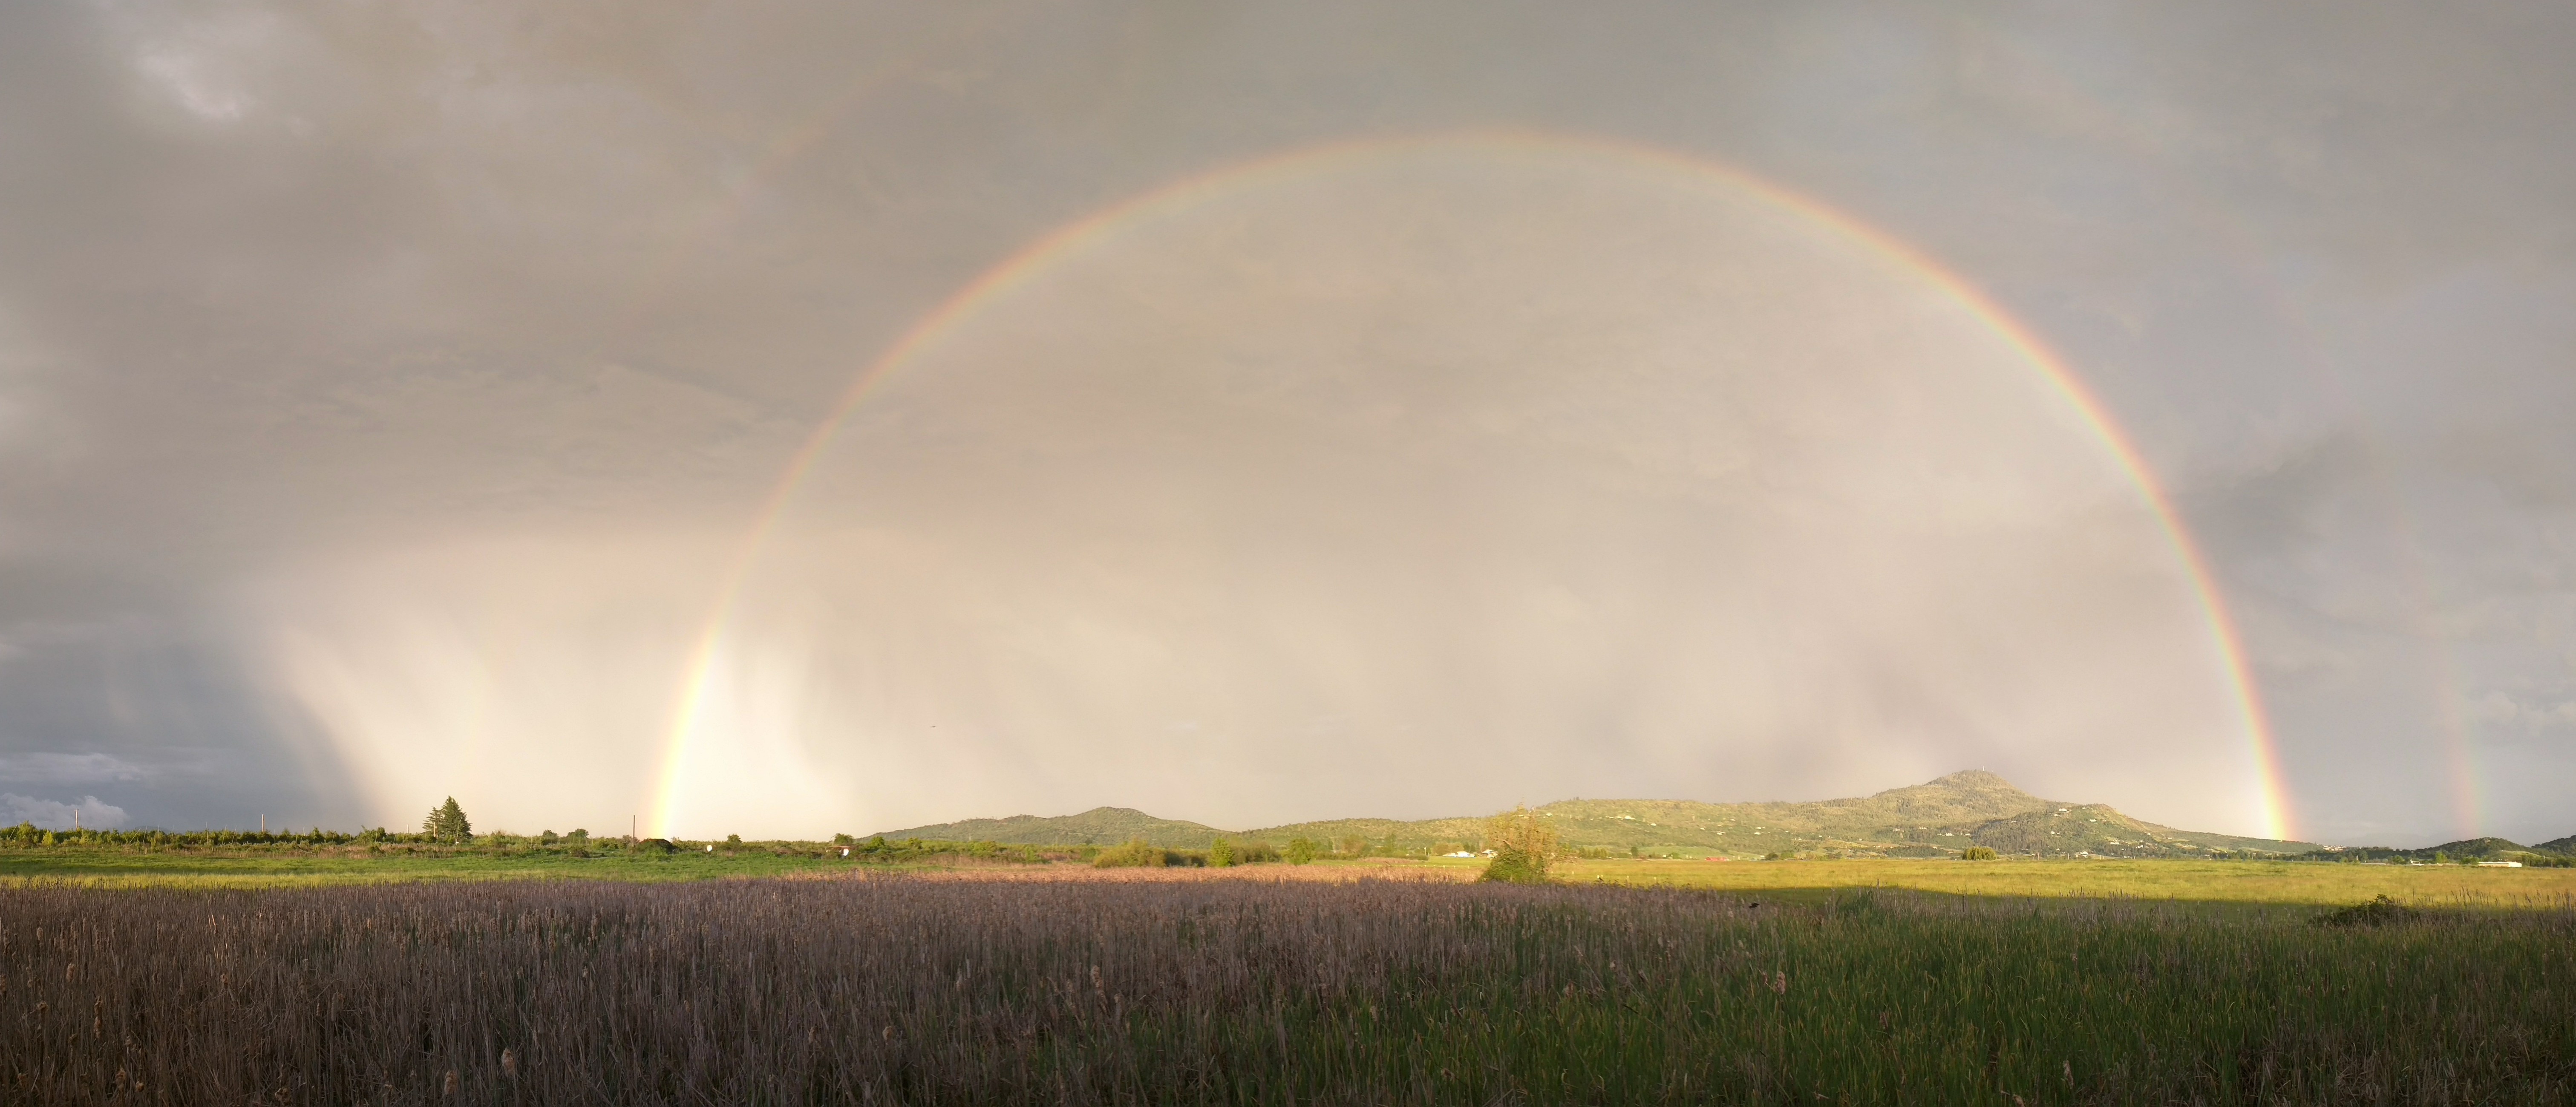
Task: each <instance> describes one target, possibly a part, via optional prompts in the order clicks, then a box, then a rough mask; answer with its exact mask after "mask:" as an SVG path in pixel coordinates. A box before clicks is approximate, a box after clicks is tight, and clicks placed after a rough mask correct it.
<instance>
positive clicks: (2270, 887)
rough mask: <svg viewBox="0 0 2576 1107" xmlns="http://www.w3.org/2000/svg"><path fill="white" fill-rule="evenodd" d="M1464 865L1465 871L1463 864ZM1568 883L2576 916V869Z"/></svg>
mask: <svg viewBox="0 0 2576 1107" xmlns="http://www.w3.org/2000/svg"><path fill="white" fill-rule="evenodd" d="M1453 863H1456V864H1465V862H1453ZM1556 876H1557V879H1559V880H1561V881H1564V882H1567V883H1575V884H1588V883H1593V882H1596V881H1597V882H1601V883H1608V884H1627V885H1639V886H1648V885H1651V886H1659V887H1660V886H1671V887H1683V888H1714V889H1721V890H1730V891H1743V892H1782V891H1789V890H1794V889H1811V890H1812V889H1830V888H1905V889H1911V890H1914V891H1922V892H1939V893H1944V894H1948V895H1958V896H1985V897H2044V898H2052V899H2070V898H2071V899H2117V900H2174V901H2191V902H2234V903H2281V904H2349V903H2359V902H2362V901H2364V900H2368V899H2370V898H2372V897H2374V896H2383V895H2384V896H2387V897H2389V898H2391V899H2395V900H2399V901H2402V902H2405V903H2411V904H2417V905H2421V906H2428V907H2446V906H2456V907H2501V908H2560V909H2564V908H2569V907H2576V869H2481V868H2474V867H2470V866H2465V865H2420V866H2407V865H2347V864H2328V863H2318V862H2305V861H2089V860H2088V861H2072V860H2051V861H2019V860H2015V861H1950V860H1920V861H1918V860H1878V859H1872V860H1852V861H1728V862H1717V861H1626V860H1616V861H1567V862H1562V863H1560V864H1559V865H1558V866H1557V871H1556Z"/></svg>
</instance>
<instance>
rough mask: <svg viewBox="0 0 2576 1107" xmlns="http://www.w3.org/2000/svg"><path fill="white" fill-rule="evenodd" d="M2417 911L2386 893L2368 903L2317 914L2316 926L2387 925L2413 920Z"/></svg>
mask: <svg viewBox="0 0 2576 1107" xmlns="http://www.w3.org/2000/svg"><path fill="white" fill-rule="evenodd" d="M2417 915H2418V913H2417V912H2416V910H2415V909H2414V908H2412V907H2408V906H2406V905H2405V904H2402V903H2399V902H2397V901H2396V900H2393V899H2390V898H2388V896H2387V894H2386V893H2382V894H2380V895H2378V896H2375V897H2373V898H2372V899H2371V901H2370V902H2368V903H2356V904H2353V905H2352V906H2350V907H2345V908H2341V909H2339V910H2334V911H2328V912H2326V913H2325V914H2323V915H2319V916H2317V925H2318V926H2387V925H2389V924H2390V923H2402V922H2413V921H2414V920H2415V919H2416V918H2417Z"/></svg>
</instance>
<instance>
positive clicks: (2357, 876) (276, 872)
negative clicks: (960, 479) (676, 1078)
mask: <svg viewBox="0 0 2576 1107" xmlns="http://www.w3.org/2000/svg"><path fill="white" fill-rule="evenodd" d="M818 855H819V856H818ZM855 864H856V863H855V862H853V861H848V860H843V859H841V858H840V857H839V856H838V854H837V851H836V850H834V849H829V848H826V847H822V846H810V847H807V848H804V849H801V850H789V851H785V852H780V851H773V850H771V849H768V848H763V847H753V848H745V849H732V850H728V849H726V848H724V847H719V848H718V850H717V851H716V852H712V853H709V852H705V851H704V850H702V849H684V850H681V851H678V852H674V853H669V854H660V855H655V854H644V853H628V852H618V851H614V850H603V851H599V852H596V853H593V854H592V855H591V856H586V857H581V856H573V855H572V854H570V853H569V852H562V851H545V850H525V851H514V852H493V851H485V850H479V849H468V850H454V851H442V850H424V851H415V852H406V851H403V850H399V849H397V850H392V851H387V852H382V853H374V854H370V853H368V852H366V850H365V849H364V848H361V847H346V846H326V847H319V848H313V847H299V846H247V847H237V848H211V849H207V848H191V849H159V850H150V849H141V848H137V847H131V846H74V845H59V846H48V847H39V848H23V849H0V882H7V883H25V882H29V881H36V882H47V883H51V882H68V883H77V884H83V885H91V886H101V887H120V886H124V887H139V886H188V887H232V888H257V887H301V886H319V885H335V884H389V883H415V882H424V881H451V880H469V881H470V880H612V881H629V882H643V883H660V882H667V881H688V880H716V879H725V878H739V877H767V876H786V875H793V874H815V873H822V872H831V871H840V870H847V869H850V868H852V867H853V866H854V865H855ZM1057 864H1058V865H1068V864H1078V862H1069V861H1060V862H1057ZM1351 864H1359V865H1364V866H1366V867H1367V868H1368V869H1369V870H1371V871H1373V872H1382V873H1385V874H1386V875H1390V876H1396V875H1406V874H1411V873H1418V874H1420V875H1422V876H1426V877H1429V876H1438V877H1446V878H1451V879H1460V880H1465V879H1472V878H1473V877H1474V876H1475V874H1476V873H1477V872H1479V871H1480V870H1481V869H1482V868H1483V865H1484V863H1483V862H1482V861H1471V860H1463V859H1447V858H1441V859H1434V860H1431V861H1425V862H1401V861H1388V860H1384V859H1378V860H1371V861H1368V862H1362V863H1342V862H1330V861H1326V862H1318V863H1317V867H1318V868H1319V869H1335V868H1340V867H1343V866H1345V865H1351ZM869 867H870V868H872V869H884V868H886V867H887V866H885V865H883V864H875V865H870V866H869ZM900 867H905V868H922V867H929V868H939V867H942V865H941V862H939V861H936V860H934V861H931V862H929V863H928V864H926V865H924V864H919V863H916V864H908V865H905V866H900ZM1013 868H1014V867H1012V866H1004V867H1001V868H999V869H996V870H995V871H996V873H997V874H999V875H1008V874H1009V873H1010V872H1011V871H1012V869H1013ZM1287 869H1288V866H1284V865H1251V866H1244V867H1241V868H1238V869H1232V870H1225V871H1226V872H1229V873H1232V874H1235V875H1239V876H1243V877H1246V878H1252V879H1259V878H1261V877H1263V876H1264V875H1270V876H1284V875H1287V872H1286V870H1287ZM1211 875H1214V874H1211ZM1556 879H1557V880H1558V881H1559V882H1561V883H1567V884H1594V883H1602V884H1621V885H1630V886H1639V887H1649V886H1651V887H1680V888H1708V889H1716V890H1720V891H1738V892H1762V893H1768V894H1773V895H1779V896H1788V897H1792V898H1804V899H1814V898H1816V897H1817V896H1819V895H1822V894H1823V893H1825V892H1826V891H1829V890H1832V889H1841V888H1895V889H1907V890H1911V891H1920V892H1934V893H1940V894H1945V895H1957V896H1974V897H2006V898H2030V897H2037V898H2049V899H2114V900H2170V901H2188V902H2213V903H2216V902H2230V903H2262V904H2318V905H2340V904H2351V903H2359V902H2363V901H2366V900H2369V899H2371V898H2372V897H2374V896H2382V895H2385V896H2388V897H2390V898H2391V899H2395V900H2398V901H2401V902H2405V903H2410V904H2416V905H2420V906H2428V907H2485V908H2568V907H2571V906H2576V869H2482V868H2473V867H2469V866H2462V865H2423V866H2405V865H2348V864H2320V863H2313V862H2297V861H2161V860H2156V861H2109V860H2100V861H2069V860H2046V861H2041V860H2006V861H1977V862H1969V861H1950V860H1879V859H1870V860H1846V861H1733V862H1714V861H1658V860H1628V859H1616V860H1592V861H1566V862H1561V863H1559V865H1558V866H1557V870H1556Z"/></svg>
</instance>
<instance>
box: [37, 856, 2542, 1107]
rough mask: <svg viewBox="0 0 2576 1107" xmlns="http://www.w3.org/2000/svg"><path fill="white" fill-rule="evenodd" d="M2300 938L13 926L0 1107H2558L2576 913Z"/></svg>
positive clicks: (2031, 923) (835, 909) (1716, 916)
mask: <svg viewBox="0 0 2576 1107" xmlns="http://www.w3.org/2000/svg"><path fill="white" fill-rule="evenodd" d="M2318 915H2319V912H2317V911H2316V910H2315V909H2312V908H2279V907H2273V908H2259V907H2258V908H2238V909H2232V910H2223V911H2222V910H2210V909H2205V908H2188V907H2178V906H2171V905H2152V904H2139V903H2124V904H2105V903H2087V902H2080V901H2073V902H2069V901H2060V902H2055V903H2040V902H2035V901H1976V900H1951V899H1943V898H1934V897H1918V896H1913V895H1906V894H1897V893H1885V892H1881V893H1844V894H1839V895H1837V896H1835V897H1834V898H1831V899H1827V900H1824V901H1822V902H1820V903H1810V904H1786V903H1779V902H1774V901H1770V900H1763V901H1760V906H1755V905H1754V902H1753V901H1751V900H1747V899H1744V898H1739V897H1737V896H1734V895H1721V894H1715V893H1707V892H1693V891H1685V890H1652V889H1624V888H1607V887H1604V888H1589V887H1584V888H1568V887H1534V888H1533V887H1512V886H1497V885H1473V886H1469V885H1446V884H1429V883H1402V884H1397V883H1378V882H1360V883H1352V884H1323V883H1311V882H1292V883H1270V882H1262V881H1249V880H1237V881H1202V882H1187V883H1152V884H1137V883H1125V882H1114V883H1113V882H1102V883H1084V882H1040V883H1020V882H971V881H956V880H941V881H930V880H909V879H901V878H876V879H867V880H807V881H729V882H716V883H698V884H683V885H656V886H635V885H621V884H607V883H592V882H562V883H544V884H485V885H472V886H464V885H399V886H378V887H368V888H321V889H291V890H278V891H267V892H234V891H190V890H179V889H146V890H139V891H100V890H84V889H77V888H47V887H27V888H16V889H0V983H5V985H6V987H5V991H0V1100H7V1101H10V1102H30V1103H86V1102H99V1103H107V1102H119V1103H122V1102H154V1103H241V1102H244V1101H245V1100H248V1099H251V1098H254V1097H256V1098H258V1099H260V1101H261V1102H267V1103H430V1102H442V1103H453V1102H482V1103H529V1104H537V1103H543V1104H571V1103H647V1104H652V1103H667V1104H683V1103H686V1104H699V1103H773V1104H788V1103H898V1102H901V1103H1019V1102H1047V1103H1158V1104H1159V1103H1247V1104H1248V1103H1279V1104H1286V1103H1313V1102H1327V1103H1474V1104H1486V1103H1495V1102H1506V1103H1610V1102H1625V1103H1707V1102H1747V1103H1783V1104H1786V1103H1798V1104H1813V1103H1817V1102H1848V1103H1999V1104H2000V1103H2016V1102H2019V1103H2141V1102H2145V1103H2168V1102H2175V1103H2265V1104H2271V1103H2429V1102H2453V1103H2535V1104H2537V1103H2564V1102H2568V1101H2570V1100H2571V1099H2576V916H2571V915H2570V914H2569V913H2566V912H2514V913H2508V912H2481V913H2466V912H2463V913H2451V914H2445V913H2441V912H2429V913H2417V914H2413V915H2406V914H2393V915H2391V914H2387V913H2378V914H2370V913H2365V915H2367V917H2359V916H2355V917H2348V919H2347V921H2358V922H2362V923H2366V924H2373V925H2352V926H2321V925H2318V924H2317V922H2316V919H2317V917H2318ZM451 1085H452V1088H453V1090H452V1093H451V1090H450V1089H451Z"/></svg>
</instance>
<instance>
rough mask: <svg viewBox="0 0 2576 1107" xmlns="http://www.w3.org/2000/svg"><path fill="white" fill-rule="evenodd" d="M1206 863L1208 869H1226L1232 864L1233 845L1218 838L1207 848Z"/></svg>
mask: <svg viewBox="0 0 2576 1107" xmlns="http://www.w3.org/2000/svg"><path fill="white" fill-rule="evenodd" d="M1207 863H1208V865H1209V867H1211V868H1218V869H1222V868H1226V867H1228V866H1230V865H1232V864H1234V843H1232V842H1229V841H1226V840H1225V839H1223V838H1219V839H1217V840H1216V841H1215V842H1214V843H1212V844H1210V845H1209V846H1208V853H1207Z"/></svg>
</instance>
